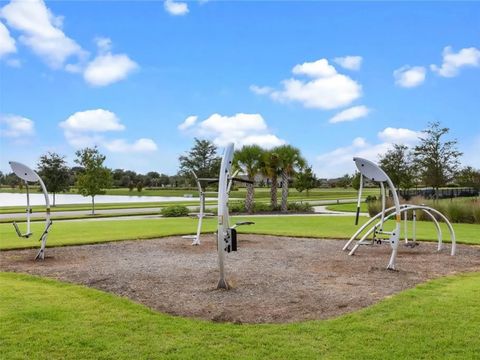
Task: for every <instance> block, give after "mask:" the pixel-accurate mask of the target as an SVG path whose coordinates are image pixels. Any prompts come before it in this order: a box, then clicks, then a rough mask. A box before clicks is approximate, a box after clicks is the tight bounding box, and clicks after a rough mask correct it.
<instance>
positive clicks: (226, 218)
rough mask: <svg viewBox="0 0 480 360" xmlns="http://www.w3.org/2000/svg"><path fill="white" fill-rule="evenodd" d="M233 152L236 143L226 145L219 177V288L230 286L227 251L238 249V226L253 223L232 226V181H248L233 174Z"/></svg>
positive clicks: (226, 288)
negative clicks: (230, 196)
mask: <svg viewBox="0 0 480 360" xmlns="http://www.w3.org/2000/svg"><path fill="white" fill-rule="evenodd" d="M233 153H234V144H233V143H230V144H228V145H227V146H226V147H225V150H224V153H223V157H222V162H221V164H220V174H219V177H218V223H217V252H218V267H219V270H220V271H219V272H220V279H219V280H218V284H217V289H225V290H228V289H229V288H230V285H229V283H228V281H227V278H226V275H225V253H229V252H231V251H237V231H236V227H237V226H241V225H252V224H253V222H251V221H244V222H239V223H236V224H235V225H233V226H230V214H229V210H228V199H229V193H230V189H231V187H232V183H233V181H242V182H248V181H245V180H243V179H238V178H236V177H235V176H236V175H237V173H238V171H237V172H235V173H233V174H232V164H233Z"/></svg>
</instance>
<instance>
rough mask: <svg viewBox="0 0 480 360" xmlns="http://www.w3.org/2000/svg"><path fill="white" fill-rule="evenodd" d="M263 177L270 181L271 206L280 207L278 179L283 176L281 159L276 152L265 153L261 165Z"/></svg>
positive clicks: (273, 207)
mask: <svg viewBox="0 0 480 360" xmlns="http://www.w3.org/2000/svg"><path fill="white" fill-rule="evenodd" d="M261 172H262V175H264V176H266V177H267V178H269V179H270V206H271V207H272V209H276V208H277V207H278V196H277V192H278V177H279V175H280V174H281V168H280V158H279V156H278V154H277V153H276V152H275V150H269V151H264V154H263V160H262V165H261Z"/></svg>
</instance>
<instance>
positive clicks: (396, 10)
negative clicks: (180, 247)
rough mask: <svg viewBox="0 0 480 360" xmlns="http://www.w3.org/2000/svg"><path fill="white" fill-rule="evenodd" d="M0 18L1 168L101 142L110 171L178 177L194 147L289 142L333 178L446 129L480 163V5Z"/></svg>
mask: <svg viewBox="0 0 480 360" xmlns="http://www.w3.org/2000/svg"><path fill="white" fill-rule="evenodd" d="M0 7H1V10H0V136H1V137H0V151H1V154H0V170H2V171H8V160H17V161H23V162H25V163H26V164H30V165H32V166H33V165H34V164H35V163H36V161H37V159H38V157H39V156H40V155H41V154H43V153H45V152H46V151H56V152H59V153H61V154H64V155H67V159H68V160H69V162H70V163H73V159H74V153H75V150H76V149H78V148H81V147H83V146H89V145H93V144H96V145H98V146H99V147H100V149H101V151H102V152H103V153H105V154H106V155H107V165H108V166H110V167H112V168H128V169H133V170H136V171H140V172H144V171H150V170H155V171H159V172H164V173H169V174H173V173H175V172H176V170H177V165H178V162H177V158H178V156H179V155H180V154H181V153H183V152H184V151H185V150H187V149H189V147H190V146H191V144H192V139H193V137H194V136H197V137H206V138H209V139H211V140H212V141H215V142H216V143H217V144H218V145H219V146H222V145H223V144H225V142H227V141H234V142H235V143H236V144H237V145H238V146H241V145H242V144H250V143H258V144H259V145H262V146H265V147H271V146H274V145H277V144H281V143H289V144H292V145H294V146H297V147H299V148H300V149H301V150H302V152H303V153H304V155H305V156H306V158H307V160H308V161H309V162H310V163H311V164H312V165H313V166H314V169H315V171H316V172H317V174H318V175H319V176H322V177H330V176H332V177H333V176H337V175H342V174H344V173H345V172H350V173H352V172H353V171H354V164H353V161H351V158H352V156H354V155H360V156H364V157H368V158H371V159H373V160H375V159H376V158H377V156H378V154H380V153H383V152H385V151H386V150H387V149H388V148H389V146H391V144H392V143H397V142H402V143H406V144H409V145H413V144H415V141H416V138H417V137H418V135H419V133H418V132H419V131H420V130H422V129H423V128H425V127H426V125H427V123H428V122H429V121H435V120H438V121H440V122H441V123H442V124H443V125H445V126H448V127H450V128H451V135H452V137H454V138H457V139H458V141H459V147H460V149H461V150H462V151H464V153H465V156H464V159H463V161H464V163H465V164H470V165H473V166H476V167H480V156H479V154H480V119H479V115H478V114H479V113H480V101H479V99H480V95H479V94H480V3H474V2H465V3H458V2H457V3H453V2H452V3H433V2H425V3H413V2H404V3H391V2H367V3H361V2H355V3H349V2H337V3H330V2H273V1H269V2H255V1H253V2H252V1H228V2H227V1H206V2H205V1H204V2H179V1H177V2H174V1H172V0H167V1H166V2H163V1H145V2H142V1H136V2H133V1H132V2H129V1H119V2H117V1H115V2H114V1H103V2H102V1H96V2H84V1H77V2H70V1H54V2H53V1H52V2H46V3H44V2H42V1H38V0H37V1H34V0H23V1H16V0H14V1H10V2H6V1H3V2H0ZM187 119H188V120H187Z"/></svg>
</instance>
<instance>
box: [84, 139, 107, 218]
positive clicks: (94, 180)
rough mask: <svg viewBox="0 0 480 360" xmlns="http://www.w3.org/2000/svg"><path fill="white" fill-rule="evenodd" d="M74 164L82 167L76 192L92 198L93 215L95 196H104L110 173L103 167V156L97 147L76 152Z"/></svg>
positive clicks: (93, 211) (93, 213)
mask: <svg viewBox="0 0 480 360" xmlns="http://www.w3.org/2000/svg"><path fill="white" fill-rule="evenodd" d="M75 155H76V156H77V158H76V159H75V162H76V163H77V164H78V165H80V166H81V167H82V171H81V172H80V173H79V174H78V175H77V187H78V192H79V193H80V194H82V195H83V196H91V197H92V215H95V196H96V195H101V194H105V189H106V188H108V187H110V186H111V185H112V173H111V171H110V169H108V168H107V167H105V166H104V162H105V158H106V157H105V156H104V155H102V154H100V152H99V151H98V148H97V147H94V148H88V147H87V148H85V149H82V150H78V151H77V152H76V153H75Z"/></svg>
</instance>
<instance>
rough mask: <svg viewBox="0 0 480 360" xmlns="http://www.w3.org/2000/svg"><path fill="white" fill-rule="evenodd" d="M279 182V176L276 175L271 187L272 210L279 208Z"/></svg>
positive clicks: (273, 177)
mask: <svg viewBox="0 0 480 360" xmlns="http://www.w3.org/2000/svg"><path fill="white" fill-rule="evenodd" d="M277 181H278V179H277V175H276V174H275V175H274V176H272V183H271V185H270V205H271V207H272V210H275V209H276V208H277V207H278V197H277V189H278V184H277Z"/></svg>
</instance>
